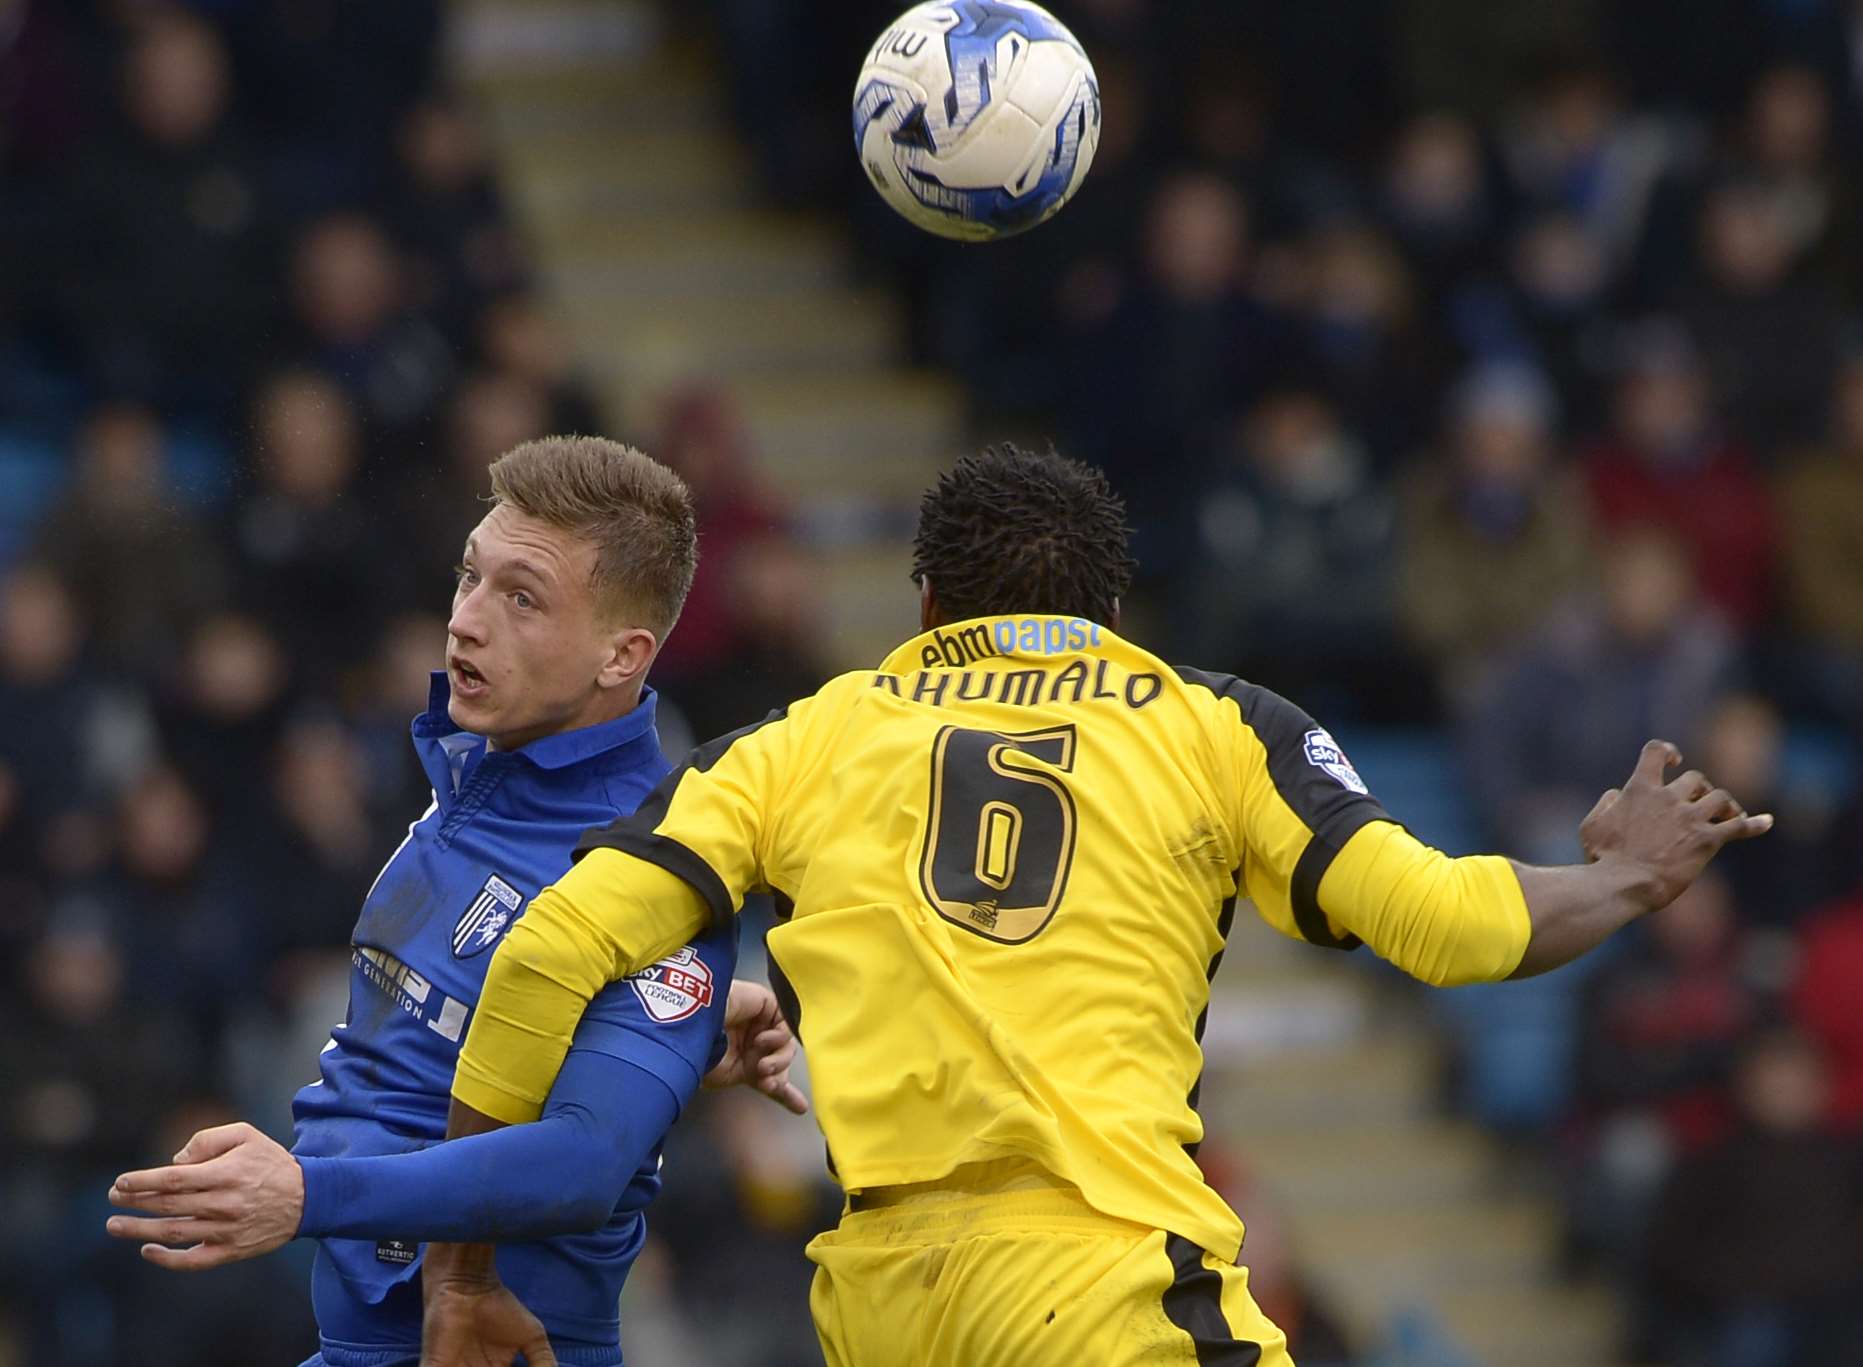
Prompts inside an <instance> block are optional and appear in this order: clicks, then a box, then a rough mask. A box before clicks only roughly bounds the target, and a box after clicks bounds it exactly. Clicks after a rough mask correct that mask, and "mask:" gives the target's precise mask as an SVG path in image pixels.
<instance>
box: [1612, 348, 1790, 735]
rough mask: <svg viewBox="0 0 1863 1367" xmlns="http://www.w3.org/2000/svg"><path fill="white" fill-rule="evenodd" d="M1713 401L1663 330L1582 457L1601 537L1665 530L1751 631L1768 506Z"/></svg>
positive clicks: (1767, 596) (1688, 352) (1696, 366)
mask: <svg viewBox="0 0 1863 1367" xmlns="http://www.w3.org/2000/svg"><path fill="white" fill-rule="evenodd" d="M1711 395H1712V390H1711V389H1710V388H1709V377H1708V375H1707V373H1706V372H1705V371H1704V370H1703V368H1702V366H1701V363H1700V360H1699V358H1698V356H1697V355H1696V353H1695V351H1694V349H1693V348H1692V346H1691V345H1690V344H1689V342H1688V341H1687V340H1686V338H1684V337H1682V336H1680V335H1678V334H1676V333H1674V332H1673V331H1670V330H1668V329H1666V328H1652V329H1649V330H1647V331H1645V332H1643V333H1642V334H1641V335H1639V336H1637V337H1635V338H1633V339H1632V342H1631V354H1630V357H1629V364H1628V368H1627V369H1626V371H1625V373H1624V376H1623V378H1622V379H1621V380H1620V381H1619V382H1618V388H1617V396H1616V413H1615V426H1614V429H1613V430H1612V432H1611V433H1610V434H1609V435H1607V436H1606V437H1605V438H1603V439H1602V440H1600V441H1599V442H1597V443H1595V444H1594V445H1593V446H1592V448H1591V449H1590V451H1589V452H1588V453H1587V456H1586V459H1587V464H1588V468H1589V474H1590V481H1591V497H1592V506H1593V509H1594V510H1595V512H1596V515H1597V518H1598V521H1599V522H1600V524H1601V525H1602V526H1603V527H1604V529H1605V530H1606V531H1611V532H1617V531H1621V530H1623V529H1624V528H1627V527H1633V526H1639V525H1647V526H1656V527H1665V528H1668V529H1669V530H1670V531H1672V532H1673V533H1674V534H1675V535H1676V536H1677V537H1679V538H1680V539H1681V542H1682V544H1683V545H1684V546H1685V547H1687V549H1688V551H1689V553H1690V556H1691V558H1692V560H1693V565H1694V574H1695V577H1696V579H1697V581H1698V582H1699V584H1700V586H1701V591H1702V593H1703V595H1704V596H1705V597H1706V598H1707V600H1708V601H1709V602H1710V603H1712V604H1714V605H1715V606H1716V607H1717V608H1719V609H1720V610H1721V611H1722V612H1723V613H1725V614H1726V615H1727V616H1728V618H1729V619H1730V620H1731V621H1732V622H1733V623H1734V624H1735V625H1736V626H1739V627H1742V628H1746V627H1753V626H1757V625H1759V623H1760V622H1761V621H1762V620H1763V619H1764V617H1765V615H1766V612H1767V610H1768V608H1769V607H1770V606H1771V601H1772V556H1773V544H1774V530H1773V517H1772V502H1771V498H1770V497H1769V495H1768V493H1767V490H1766V486H1765V485H1764V484H1762V483H1761V482H1760V481H1759V479H1758V478H1757V477H1756V476H1755V475H1754V473H1753V471H1752V468H1751V467H1750V466H1749V464H1748V462H1747V456H1746V452H1745V451H1744V450H1743V449H1742V448H1741V447H1740V446H1738V445H1737V444H1735V443H1734V442H1732V441H1731V440H1729V439H1728V438H1727V437H1726V436H1725V435H1724V434H1722V433H1721V432H1720V431H1719V430H1718V429H1717V427H1716V426H1715V423H1714V417H1713V413H1712V409H1711V402H1712V399H1711ZM1651 734H1652V735H1654V734H1656V733H1655V732H1652V733H1651Z"/></svg>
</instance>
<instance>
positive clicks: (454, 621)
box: [446, 588, 485, 645]
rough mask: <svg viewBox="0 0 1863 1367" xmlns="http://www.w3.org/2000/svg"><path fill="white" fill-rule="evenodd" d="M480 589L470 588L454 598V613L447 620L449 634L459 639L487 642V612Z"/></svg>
mask: <svg viewBox="0 0 1863 1367" xmlns="http://www.w3.org/2000/svg"><path fill="white" fill-rule="evenodd" d="M481 596H482V595H481V591H480V589H477V588H474V589H468V590H467V591H466V592H464V593H462V594H460V595H459V597H458V598H456V599H454V600H453V615H452V616H451V617H449V618H447V620H446V630H447V634H448V635H449V636H451V637H453V639H454V640H457V641H470V642H472V643H473V644H474V645H484V644H485V613H484V610H483V609H482V607H481V606H480V599H481Z"/></svg>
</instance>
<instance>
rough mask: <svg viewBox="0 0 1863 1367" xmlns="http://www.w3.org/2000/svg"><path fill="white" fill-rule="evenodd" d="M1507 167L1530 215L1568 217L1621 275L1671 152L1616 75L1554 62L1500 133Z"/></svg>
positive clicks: (1582, 63)
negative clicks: (1629, 106) (1628, 103)
mask: <svg viewBox="0 0 1863 1367" xmlns="http://www.w3.org/2000/svg"><path fill="white" fill-rule="evenodd" d="M1500 151H1501V165H1502V167H1503V169H1504V170H1505V172H1506V174H1507V177H1508V180H1509V181H1510V183H1511V187H1512V189H1513V192H1514V194H1515V195H1516V196H1517V197H1518V198H1519V199H1520V201H1522V202H1523V203H1524V204H1525V205H1526V206H1528V207H1529V208H1530V209H1534V210H1542V211H1544V210H1554V211H1558V212H1562V213H1566V214H1570V215H1571V216H1572V217H1573V218H1575V219H1577V220H1578V221H1579V222H1580V223H1582V224H1583V225H1584V227H1585V231H1586V233H1587V234H1589V235H1590V237H1591V238H1592V240H1593V241H1595V242H1596V243H1597V244H1598V246H1599V249H1600V250H1601V251H1602V252H1603V254H1604V258H1605V260H1606V261H1607V262H1609V263H1610V270H1611V272H1612V274H1615V273H1616V272H1617V271H1618V270H1620V269H1621V268H1622V266H1623V265H1624V263H1625V262H1626V260H1627V259H1628V258H1629V256H1630V254H1631V251H1632V249H1633V248H1634V247H1635V245H1636V243H1637V241H1638V239H1639V238H1640V237H1641V236H1642V232H1643V223H1644V216H1645V214H1646V213H1647V211H1648V208H1649V201H1650V196H1651V194H1652V192H1653V190H1654V188H1655V185H1656V182H1657V180H1658V179H1659V177H1660V176H1661V175H1662V173H1663V171H1664V169H1665V168H1666V167H1667V166H1668V164H1669V159H1670V157H1671V155H1672V149H1671V147H1670V145H1669V141H1668V138H1667V137H1666V135H1665V133H1664V131H1663V129H1662V126H1661V124H1660V123H1658V122H1657V121H1656V120H1654V119H1649V118H1644V117H1640V116H1637V115H1634V114H1632V113H1630V112H1629V111H1627V110H1626V109H1625V107H1624V102H1623V96H1622V92H1621V90H1620V89H1619V88H1618V86H1617V84H1616V82H1615V81H1613V80H1612V78H1611V76H1610V74H1609V73H1608V72H1607V71H1605V70H1604V69H1603V68H1602V67H1601V66H1599V65H1598V64H1596V63H1594V62H1591V61H1587V60H1583V59H1580V60H1577V61H1562V62H1555V63H1553V64H1552V65H1551V66H1549V67H1548V69H1547V70H1546V71H1545V72H1544V74H1543V75H1542V76H1541V77H1540V78H1539V80H1538V81H1537V82H1535V83H1533V85H1532V86H1531V87H1530V90H1529V93H1528V95H1527V97H1526V99H1525V100H1524V101H1523V102H1522V104H1521V105H1520V107H1519V108H1518V109H1517V110H1516V111H1515V113H1514V115H1513V117H1512V118H1511V119H1509V120H1508V121H1507V122H1506V123H1505V124H1504V125H1503V127H1502V130H1501V147H1500Z"/></svg>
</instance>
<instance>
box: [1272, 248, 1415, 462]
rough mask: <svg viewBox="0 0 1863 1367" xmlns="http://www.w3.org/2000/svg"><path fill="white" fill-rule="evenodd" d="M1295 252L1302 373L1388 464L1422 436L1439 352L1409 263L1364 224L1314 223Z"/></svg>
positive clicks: (1379, 459)
mask: <svg viewBox="0 0 1863 1367" xmlns="http://www.w3.org/2000/svg"><path fill="white" fill-rule="evenodd" d="M1300 254H1301V256H1302V258H1303V263H1302V265H1303V269H1302V271H1301V275H1302V277H1303V284H1304V288H1303V289H1302V290H1301V291H1300V294H1301V297H1300V302H1299V305H1298V312H1297V326H1298V328H1299V333H1300V340H1299V343H1298V346H1299V350H1300V355H1301V359H1302V362H1303V364H1304V367H1305V369H1306V371H1307V374H1308V377H1309V378H1310V379H1311V380H1313V381H1314V382H1315V383H1317V384H1318V385H1320V387H1321V388H1322V389H1324V391H1325V392H1326V394H1327V395H1329V396H1330V397H1331V399H1332V400H1333V402H1334V403H1335V404H1336V405H1337V406H1338V408H1339V411H1340V414H1341V416H1342V417H1343V418H1344V419H1345V421H1346V422H1347V423H1348V424H1349V425H1350V426H1351V427H1352V428H1353V430H1354V431H1356V432H1358V433H1359V434H1360V436H1361V439H1362V440H1364V441H1365V442H1367V444H1368V445H1369V447H1370V449H1371V451H1372V453H1373V454H1374V455H1375V456H1376V457H1377V458H1378V461H1379V464H1380V466H1381V467H1383V466H1388V464H1389V463H1390V461H1391V459H1392V458H1393V457H1394V456H1395V455H1396V454H1397V453H1399V452H1405V451H1408V450H1410V449H1411V448H1412V447H1413V446H1414V445H1415V444H1416V442H1417V440H1418V439H1419V438H1420V437H1421V436H1422V434H1423V421H1422V415H1423V413H1424V412H1426V411H1427V407H1428V404H1429V402H1430V401H1431V399H1432V398H1433V393H1432V380H1433V377H1434V376H1435V375H1436V374H1437V373H1439V371H1440V370H1441V362H1442V358H1441V357H1440V356H1439V355H1438V354H1437V351H1438V348H1437V345H1436V338H1435V337H1434V335H1433V333H1432V331H1431V329H1430V328H1428V327H1427V326H1426V325H1425V321H1424V319H1423V318H1422V317H1421V316H1420V314H1419V311H1418V308H1417V301H1416V296H1415V292H1414V290H1413V288H1412V282H1411V280H1410V276H1409V272H1408V270H1407V269H1406V267H1405V265H1404V261H1403V258H1402V257H1401V256H1399V255H1398V253H1397V251H1396V250H1395V249H1394V248H1393V247H1392V245H1391V243H1390V242H1389V240H1387V239H1386V238H1385V237H1384V235H1383V234H1382V233H1380V232H1379V231H1378V230H1376V229H1375V228H1372V227H1369V226H1367V225H1364V224H1357V223H1344V222H1342V223H1336V224H1333V225H1331V226H1329V227H1326V228H1323V229H1321V230H1320V231H1318V232H1316V233H1314V234H1312V235H1311V236H1310V237H1309V238H1308V239H1307V241H1306V242H1305V244H1304V247H1303V250H1302V251H1301V253H1300Z"/></svg>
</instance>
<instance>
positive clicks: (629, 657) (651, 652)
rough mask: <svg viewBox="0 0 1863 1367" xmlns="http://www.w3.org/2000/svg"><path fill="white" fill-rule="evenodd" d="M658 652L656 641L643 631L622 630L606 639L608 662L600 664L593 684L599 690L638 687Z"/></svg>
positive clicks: (627, 628)
mask: <svg viewBox="0 0 1863 1367" xmlns="http://www.w3.org/2000/svg"><path fill="white" fill-rule="evenodd" d="M659 650H660V642H659V640H658V639H657V638H656V637H655V636H654V634H653V633H652V632H651V631H648V630H647V629H646V628H645V627H623V628H622V629H621V630H619V631H617V632H616V633H615V634H614V635H613V636H612V637H610V638H609V651H608V658H607V659H606V660H604V661H602V667H601V669H600V670H598V671H597V673H596V675H595V682H596V683H597V684H599V685H600V686H601V687H603V688H621V687H624V686H625V685H627V684H630V683H638V682H639V681H640V678H641V676H642V675H644V674H645V673H646V672H647V666H648V665H650V664H652V663H653V657H654V656H655V655H656V654H658V653H659Z"/></svg>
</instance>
